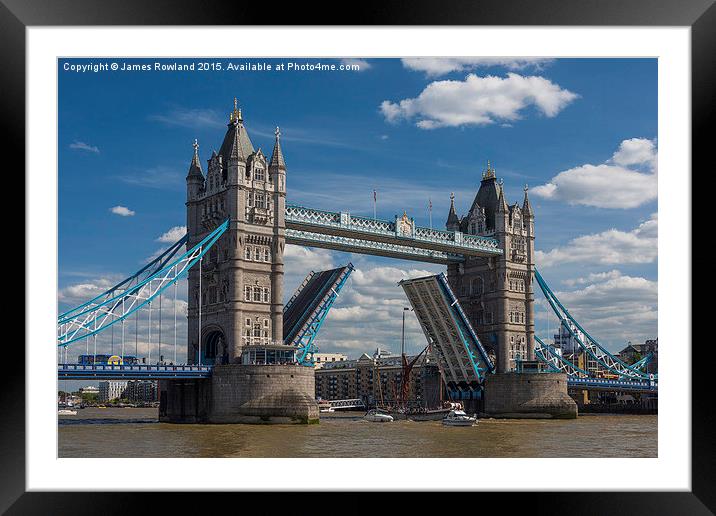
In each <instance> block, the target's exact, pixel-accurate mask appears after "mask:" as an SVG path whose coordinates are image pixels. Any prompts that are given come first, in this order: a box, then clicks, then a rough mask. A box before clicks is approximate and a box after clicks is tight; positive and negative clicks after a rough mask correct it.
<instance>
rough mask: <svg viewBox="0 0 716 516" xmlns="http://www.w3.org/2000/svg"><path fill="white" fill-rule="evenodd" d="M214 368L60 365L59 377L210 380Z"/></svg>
mask: <svg viewBox="0 0 716 516" xmlns="http://www.w3.org/2000/svg"><path fill="white" fill-rule="evenodd" d="M211 370H212V366H207V365H190V364H175V365H166V364H123V365H116V364H115V365H111V364H94V365H86V364H58V365H57V376H58V378H60V379H62V380H73V379H74V380H84V379H98V380H107V379H118V380H121V379H145V380H159V379H163V378H208V377H209V376H211Z"/></svg>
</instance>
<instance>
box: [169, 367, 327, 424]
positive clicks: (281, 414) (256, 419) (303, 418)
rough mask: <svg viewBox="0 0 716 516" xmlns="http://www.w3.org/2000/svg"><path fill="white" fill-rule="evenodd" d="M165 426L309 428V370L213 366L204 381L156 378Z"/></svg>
mask: <svg viewBox="0 0 716 516" xmlns="http://www.w3.org/2000/svg"><path fill="white" fill-rule="evenodd" d="M159 389H160V407H159V420H160V421H161V422H166V423H252V424H280V423H283V424H286V423H294V424H312V423H317V422H318V405H317V403H316V401H315V399H314V395H315V372H314V370H313V368H311V367H305V366H300V365H296V364H276V365H241V364H228V365H217V366H214V369H213V374H212V377H211V378H208V379H206V380H162V381H161V382H160V387H159Z"/></svg>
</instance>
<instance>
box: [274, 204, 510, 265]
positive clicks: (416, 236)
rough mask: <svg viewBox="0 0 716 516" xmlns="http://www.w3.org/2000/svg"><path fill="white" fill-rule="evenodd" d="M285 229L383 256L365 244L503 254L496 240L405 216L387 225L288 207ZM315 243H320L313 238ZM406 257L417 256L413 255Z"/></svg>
mask: <svg viewBox="0 0 716 516" xmlns="http://www.w3.org/2000/svg"><path fill="white" fill-rule="evenodd" d="M286 229H287V230H288V229H290V230H296V231H303V232H308V233H318V234H325V235H330V236H333V237H342V238H343V239H344V240H343V242H344V244H345V243H347V242H349V241H351V240H355V241H358V242H361V245H360V247H361V248H362V249H363V251H364V252H368V249H371V250H372V251H373V253H372V254H377V252H376V251H378V250H381V249H382V250H383V251H384V252H388V251H389V250H390V249H389V248H386V247H383V248H381V247H379V246H373V247H370V246H368V245H366V244H365V243H364V242H376V243H383V244H391V245H393V246H398V247H406V248H413V249H425V250H428V251H434V252H441V253H445V254H446V255H462V256H499V255H501V254H502V249H500V243H499V241H498V240H497V239H495V238H490V237H483V236H478V235H469V234H464V233H461V232H460V231H443V230H439V229H432V228H426V227H420V226H416V225H415V222H414V220H413V219H410V218H408V217H407V215H403V217H400V218H399V217H397V216H396V217H395V220H394V221H386V220H379V219H371V218H367V217H359V216H355V215H351V214H350V213H347V212H331V211H325V210H317V209H314V208H307V207H305V206H297V205H287V206H286ZM314 240H316V241H317V242H318V241H319V239H318V238H316V237H314ZM325 242H326V241H324V243H325ZM408 254H412V255H414V256H418V253H416V252H415V251H412V252H411V253H408ZM423 256H424V257H427V256H429V255H423Z"/></svg>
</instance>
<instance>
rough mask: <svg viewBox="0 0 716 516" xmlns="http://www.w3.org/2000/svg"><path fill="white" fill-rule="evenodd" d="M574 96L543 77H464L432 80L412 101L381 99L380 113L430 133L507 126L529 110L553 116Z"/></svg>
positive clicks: (512, 74)
mask: <svg viewBox="0 0 716 516" xmlns="http://www.w3.org/2000/svg"><path fill="white" fill-rule="evenodd" d="M577 97H578V95H577V94H576V93H573V92H571V91H569V90H566V89H563V88H562V87H560V86H559V85H558V84H555V83H553V82H552V81H550V80H549V79H545V78H544V77H538V76H522V75H519V74H516V73H508V74H507V76H506V77H496V76H492V75H489V76H485V77H479V76H477V75H475V74H470V75H468V76H467V77H466V78H465V79H464V80H462V81H453V80H444V81H434V82H432V83H430V84H428V86H427V87H426V88H425V89H424V90H423V91H422V92H421V93H420V95H418V96H417V97H415V98H408V99H403V100H400V101H398V102H391V101H388V100H385V101H383V103H382V104H381V105H380V110H381V112H382V114H383V116H384V117H385V119H386V121H388V122H398V121H400V120H412V119H417V122H416V125H417V126H418V127H420V128H421V129H435V128H438V127H459V126H468V125H487V124H492V123H495V122H497V121H500V122H511V121H515V120H518V119H520V118H522V116H523V114H524V111H525V110H526V109H527V108H529V107H533V108H535V109H536V110H537V111H539V112H540V113H542V114H543V115H545V116H547V117H554V116H556V115H557V114H558V113H559V112H560V111H562V110H563V109H564V108H565V107H566V106H567V105H569V104H570V103H571V102H572V101H574V100H575V99H576V98H577Z"/></svg>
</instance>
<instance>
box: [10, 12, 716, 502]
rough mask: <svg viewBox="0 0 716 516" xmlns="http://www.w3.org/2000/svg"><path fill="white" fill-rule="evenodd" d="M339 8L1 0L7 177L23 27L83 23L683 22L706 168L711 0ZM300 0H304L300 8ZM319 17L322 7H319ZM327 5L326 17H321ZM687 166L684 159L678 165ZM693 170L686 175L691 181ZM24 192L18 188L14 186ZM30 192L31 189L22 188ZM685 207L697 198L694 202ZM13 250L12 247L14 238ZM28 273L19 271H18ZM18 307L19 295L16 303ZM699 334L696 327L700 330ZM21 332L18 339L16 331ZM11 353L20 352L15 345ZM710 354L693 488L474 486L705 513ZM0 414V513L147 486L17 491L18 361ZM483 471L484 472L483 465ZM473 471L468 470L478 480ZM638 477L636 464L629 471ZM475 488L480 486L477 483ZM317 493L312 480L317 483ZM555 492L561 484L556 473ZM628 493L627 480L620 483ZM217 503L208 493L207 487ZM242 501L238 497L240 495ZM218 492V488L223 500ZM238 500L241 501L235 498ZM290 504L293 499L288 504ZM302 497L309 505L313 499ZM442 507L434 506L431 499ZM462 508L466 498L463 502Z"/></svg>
mask: <svg viewBox="0 0 716 516" xmlns="http://www.w3.org/2000/svg"><path fill="white" fill-rule="evenodd" d="M355 5H356V7H355V8H354V9H351V10H350V12H349V13H348V14H347V15H346V14H344V15H339V13H340V12H341V11H342V10H341V9H338V8H337V4H336V3H329V2H325V1H314V2H311V3H310V4H307V3H303V2H295V3H285V2H282V3H280V7H279V5H278V4H276V5H274V6H272V5H269V4H267V3H257V2H243V3H237V2H233V3H228V2H226V3H222V2H211V3H209V2H207V1H201V0H154V1H151V2H146V1H144V2H142V1H139V0H123V1H121V2H120V1H112V2H109V1H100V0H74V1H73V0H0V54H2V57H1V58H0V59H1V60H0V63H2V68H1V70H2V79H1V80H0V104H1V105H2V113H3V116H2V119H1V120H2V122H0V123H2V125H3V128H4V129H5V131H3V133H4V134H5V138H4V140H3V148H4V152H5V156H6V157H14V158H15V159H17V160H18V162H17V165H16V166H15V168H10V167H9V166H8V167H5V174H6V177H7V176H9V175H10V174H12V175H14V176H15V179H16V180H17V179H18V178H19V177H21V175H20V174H18V171H19V170H24V167H25V162H24V161H25V153H24V152H23V151H24V149H25V113H26V111H25V101H26V99H25V57H26V54H25V52H26V48H25V30H26V29H27V28H28V27H31V26H49V25H52V26H66V25H68V26H89V25H108V26H111V25H192V26H197V25H199V26H200V25H266V24H270V25H284V24H285V25H296V24H305V25H317V24H323V25H343V24H346V23H350V24H351V25H431V26H433V25H453V26H457V25H530V26H536V25H549V26H560V25H562V26H564V25H569V26H612V25H613V26H688V27H691V51H692V55H691V63H692V66H691V73H692V169H693V170H703V171H705V172H707V173H711V174H713V171H714V170H715V169H716V167H715V166H714V165H716V159H715V158H714V152H713V150H712V148H713V143H712V142H711V141H710V137H709V135H710V132H711V131H708V129H712V128H713V127H714V125H716V124H714V122H715V120H714V118H715V117H714V113H715V112H716V109H715V108H714V105H715V103H716V94H715V93H714V92H715V91H716V89H715V85H716V65H715V64H714V63H715V62H716V6H715V5H714V0H542V1H540V2H539V3H536V2H526V1H524V0H523V1H520V0H479V1H478V0H461V1H451V2H449V3H445V2H443V3H440V5H439V7H438V6H436V4H435V2H428V1H426V0H419V1H418V0H414V1H412V2H395V1H387V0H383V1H375V0H370V1H369V0H363V1H362V2H360V4H355ZM309 6H310V8H309ZM319 13H323V14H319ZM328 13H331V14H333V16H334V18H331V17H330V16H329V15H327V14H328ZM684 172H686V174H688V172H689V168H688V164H684V168H683V169H682V170H681V171H679V173H680V174H683V175H686V174H684ZM694 179H695V178H694V176H693V175H692V181H693V180H694ZM17 186H18V187H19V189H15V192H17V191H23V190H24V184H23V183H22V182H20V184H19V185H17ZM25 193H26V195H31V193H32V192H25ZM694 204H695V203H694ZM17 248H19V246H17ZM25 272H26V274H27V273H28V272H29V271H27V270H26V271H25ZM16 302H17V304H18V305H19V300H16ZM683 335H684V339H685V340H684V342H682V343H680V345H683V346H692V347H691V349H692V356H696V354H697V352H698V351H699V350H703V348H706V347H707V346H708V345H710V342H708V339H706V340H707V341H706V342H703V343H699V344H702V345H700V346H695V345H693V344H692V340H691V331H690V329H684V331H683ZM704 337H706V335H705V336H704ZM18 340H19V339H18ZM14 353H15V354H16V355H17V356H18V357H19V356H21V351H20V350H15V351H14ZM711 363H712V361H711V360H694V361H692V364H691V365H692V379H693V380H692V411H691V412H692V421H691V425H692V443H691V444H692V456H691V466H692V490H691V491H690V492H657V491H647V492H641V493H634V492H610V493H600V492H581V493H574V492H572V493H559V492H542V493H511V494H509V495H507V496H505V494H501V493H496V494H495V493H493V494H488V493H485V494H480V497H479V499H480V505H481V506H482V507H487V505H484V504H485V500H486V499H488V498H492V499H493V500H492V501H494V502H496V503H497V504H499V505H495V506H494V507H499V506H503V507H505V508H508V507H509V510H510V511H513V510H514V511H520V510H524V511H529V512H531V513H538V514H567V513H569V514H610V513H614V514H627V515H638V514H649V515H653V514H691V515H698V514H713V513H714V511H716V489H715V487H716V471H715V470H716V467H715V464H716V459H715V458H714V457H715V454H714V439H713V436H714V435H716V432H715V430H714V429H715V428H716V427H715V424H716V421H715V418H714V410H713V402H712V400H711V398H712V394H711V389H709V385H708V383H709V382H708V377H709V373H710V371H709V369H710V365H711ZM3 376H4V381H3V388H2V389H0V392H2V400H3V404H2V407H3V412H4V414H3V417H2V419H1V420H0V421H1V422H0V435H1V436H2V437H1V439H0V442H1V447H2V455H1V457H2V470H0V477H1V478H0V510H2V511H6V510H7V512H8V514H64V513H73V514H94V513H95V512H99V509H98V508H99V507H101V512H102V513H105V514H108V513H125V512H128V511H135V510H136V508H137V507H140V506H142V505H144V506H145V507H147V506H146V504H147V503H148V502H149V501H150V500H149V499H152V498H155V497H156V496H157V494H151V493H144V494H136V495H132V496H131V497H127V496H126V495H123V494H122V493H117V492H114V493H97V492H95V493H27V492H25V453H26V443H25V396H24V393H25V376H24V369H23V368H20V367H11V368H5V370H4V374H3ZM483 473H484V472H483ZM479 475H480V472H476V481H478V482H479ZM634 475H635V476H638V475H639V472H638V471H635V472H634ZM478 485H479V484H478ZM317 488H319V489H320V486H317ZM554 489H555V491H558V490H559V483H558V479H555V487H554ZM625 489H628V486H625ZM210 496H211V497H212V499H216V496H217V495H216V494H215V493H214V494H210ZM240 496H242V497H245V496H246V495H245V494H242V495H240ZM221 498H224V496H221ZM161 503H162V510H163V511H165V512H166V511H171V510H177V509H179V510H182V511H191V510H206V508H207V506H206V505H205V500H204V497H203V496H201V495H191V496H189V495H186V494H184V495H180V494H177V493H173V494H172V496H168V497H164V498H163V499H162V501H161ZM244 503H251V502H248V501H245V502H244ZM293 503H294V504H295V503H300V500H298V501H297V500H296V499H294V500H293ZM306 503H307V504H311V505H313V504H315V503H316V500H315V499H314V500H313V501H311V502H308V501H307V502H306ZM439 503H440V502H439ZM468 505H469V506H471V508H472V509H476V507H475V504H473V503H469V504H468Z"/></svg>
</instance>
